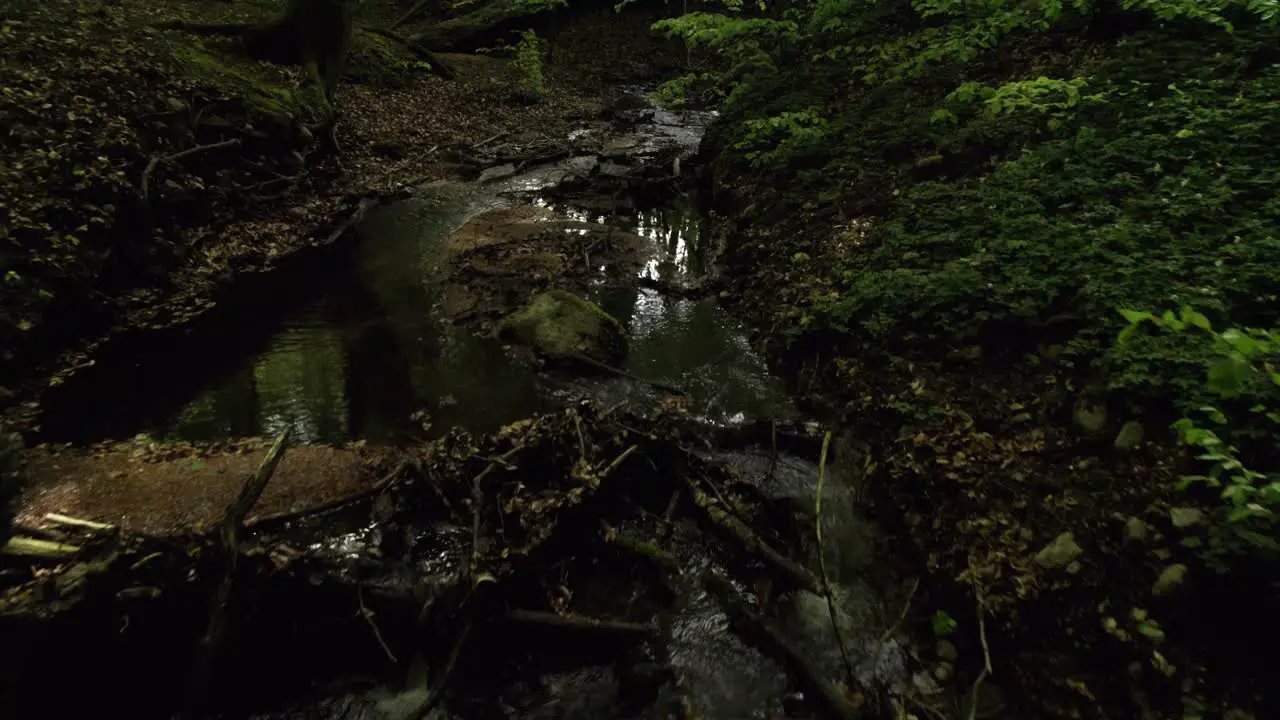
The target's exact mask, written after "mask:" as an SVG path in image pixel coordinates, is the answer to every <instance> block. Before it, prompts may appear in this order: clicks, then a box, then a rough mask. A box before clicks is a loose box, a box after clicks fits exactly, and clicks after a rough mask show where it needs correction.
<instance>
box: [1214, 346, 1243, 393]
mask: <svg viewBox="0 0 1280 720" xmlns="http://www.w3.org/2000/svg"><path fill="white" fill-rule="evenodd" d="M1252 370H1253V368H1251V367H1250V366H1249V363H1248V362H1246V361H1245V359H1244V358H1243V357H1241V356H1240V355H1238V354H1232V355H1230V356H1228V357H1225V358H1221V359H1219V360H1217V361H1215V362H1214V363H1213V365H1210V366H1209V377H1208V381H1207V382H1208V386H1209V390H1211V391H1212V392H1215V393H1217V394H1219V395H1222V396H1224V397H1232V396H1234V395H1237V394H1239V393H1240V390H1241V389H1242V388H1243V387H1244V384H1245V381H1246V380H1248V378H1249V374H1250V372H1252Z"/></svg>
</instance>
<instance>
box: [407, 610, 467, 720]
mask: <svg viewBox="0 0 1280 720" xmlns="http://www.w3.org/2000/svg"><path fill="white" fill-rule="evenodd" d="M469 635H471V619H470V618H468V619H467V622H466V624H465V625H463V626H462V632H460V633H458V639H457V641H455V642H454V643H453V649H451V650H450V651H449V659H448V660H446V661H445V665H444V670H442V671H441V673H440V682H439V683H437V684H436V687H435V689H434V690H432V691H431V696H430V697H428V698H427V702H426V703H425V704H423V706H422V710H420V711H419V712H418V717H419V718H425V717H427V716H429V715H430V714H431V711H432V710H435V709H436V706H438V705H439V704H440V701H441V700H443V699H444V691H445V690H446V689H448V687H449V681H450V680H451V679H452V678H453V671H454V668H456V667H457V666H458V656H460V655H461V654H462V647H463V645H465V644H466V643H467V637H468V636H469Z"/></svg>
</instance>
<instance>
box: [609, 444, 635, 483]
mask: <svg viewBox="0 0 1280 720" xmlns="http://www.w3.org/2000/svg"><path fill="white" fill-rule="evenodd" d="M638 447H639V446H638V445H632V446H631V447H629V448H627V449H626V450H624V451H623V452H622V454H621V455H619V456H618V457H616V458H614V459H613V462H611V463H609V466H608V467H606V468H605V469H604V470H601V471H600V478H601V479H604V478H607V477H609V475H610V474H611V473H612V472H613V471H614V470H616V469H617V467H618V466H619V465H621V464H622V461H623V460H626V459H627V458H629V457H631V453H633V452H635V451H636V448H638Z"/></svg>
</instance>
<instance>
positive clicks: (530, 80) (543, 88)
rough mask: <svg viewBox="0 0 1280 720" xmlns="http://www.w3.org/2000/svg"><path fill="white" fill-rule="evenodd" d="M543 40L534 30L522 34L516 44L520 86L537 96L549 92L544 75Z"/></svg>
mask: <svg viewBox="0 0 1280 720" xmlns="http://www.w3.org/2000/svg"><path fill="white" fill-rule="evenodd" d="M543 55H544V53H543V49H542V40H541V39H539V38H538V34H537V33H536V32H534V31H532V30H525V31H524V32H522V33H521V34H520V42H518V43H516V46H515V60H514V61H513V62H514V64H515V66H516V70H519V71H520V87H522V88H524V90H525V91H526V92H528V93H529V94H531V95H535V96H537V97H542V96H543V95H546V94H547V83H546V80H545V79H544V78H543V75H542V66H543Z"/></svg>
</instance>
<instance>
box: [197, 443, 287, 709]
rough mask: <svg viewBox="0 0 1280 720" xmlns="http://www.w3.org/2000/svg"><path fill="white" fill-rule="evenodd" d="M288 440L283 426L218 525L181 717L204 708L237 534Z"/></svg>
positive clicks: (223, 630) (235, 554)
mask: <svg viewBox="0 0 1280 720" xmlns="http://www.w3.org/2000/svg"><path fill="white" fill-rule="evenodd" d="M288 440H289V429H288V428H285V430H284V432H281V433H280V434H279V435H278V436H276V441H275V442H274V443H272V444H271V449H270V450H268V451H267V456H266V457H265V458H263V459H262V464H261V465H259V466H258V469H257V470H256V471H254V473H253V475H251V476H249V479H248V480H247V481H245V484H244V485H243V486H242V487H241V488H240V494H239V495H238V496H236V499H235V501H234V502H232V503H231V505H230V506H229V507H228V508H227V512H226V514H225V515H224V516H223V518H222V523H221V524H220V526H219V528H218V535H219V550H220V554H221V558H220V560H221V563H220V564H221V567H220V568H219V574H218V585H217V589H216V590H215V592H214V596H213V602H212V603H211V604H210V608H209V624H208V626H207V627H206V629H205V633H204V636H203V637H201V638H200V644H199V646H198V647H197V648H196V658H195V662H194V663H193V664H192V667H191V676H190V677H189V678H188V684H187V707H186V708H185V709H184V711H183V713H182V716H183V717H184V718H193V717H200V716H201V715H203V713H204V710H205V703H206V699H207V697H208V691H209V679H210V675H211V674H212V672H213V664H214V661H215V660H216V658H217V654H218V648H219V647H220V646H221V644H222V640H223V638H224V637H225V636H226V634H227V627H226V626H227V606H228V605H229V604H230V601H231V587H232V583H233V581H234V579H235V571H236V559H237V557H239V545H240V534H241V532H242V531H243V530H244V518H245V516H246V515H248V514H249V511H250V510H252V509H253V506H254V504H256V503H257V502H258V498H260V497H262V491H263V490H264V489H265V488H266V487H267V481H269V480H270V479H271V476H272V474H274V473H275V471H276V466H278V465H279V464H280V458H281V457H283V455H284V448H285V443H286V442H288Z"/></svg>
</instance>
